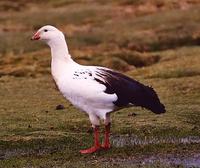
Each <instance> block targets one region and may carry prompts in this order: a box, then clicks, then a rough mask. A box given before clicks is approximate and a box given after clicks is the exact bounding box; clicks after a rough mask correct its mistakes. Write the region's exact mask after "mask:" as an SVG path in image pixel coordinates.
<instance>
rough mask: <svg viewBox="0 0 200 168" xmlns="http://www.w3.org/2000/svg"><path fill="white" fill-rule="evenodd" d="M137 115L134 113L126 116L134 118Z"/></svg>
mask: <svg viewBox="0 0 200 168" xmlns="http://www.w3.org/2000/svg"><path fill="white" fill-rule="evenodd" d="M136 115H137V114H136V113H129V114H128V116H129V117H135V116H136Z"/></svg>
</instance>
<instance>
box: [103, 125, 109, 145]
mask: <svg viewBox="0 0 200 168" xmlns="http://www.w3.org/2000/svg"><path fill="white" fill-rule="evenodd" d="M110 126H111V123H108V125H106V126H105V135H104V138H105V139H104V144H103V145H102V148H104V149H109V148H110V140H109V138H110Z"/></svg>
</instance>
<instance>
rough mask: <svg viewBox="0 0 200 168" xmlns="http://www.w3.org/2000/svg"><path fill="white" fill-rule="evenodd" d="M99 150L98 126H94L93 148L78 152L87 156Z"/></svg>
mask: <svg viewBox="0 0 200 168" xmlns="http://www.w3.org/2000/svg"><path fill="white" fill-rule="evenodd" d="M100 148H101V145H100V143H99V126H95V128H94V146H92V147H91V148H89V149H84V150H80V153H82V154H87V153H93V152H96V151H98V150H99V149H100Z"/></svg>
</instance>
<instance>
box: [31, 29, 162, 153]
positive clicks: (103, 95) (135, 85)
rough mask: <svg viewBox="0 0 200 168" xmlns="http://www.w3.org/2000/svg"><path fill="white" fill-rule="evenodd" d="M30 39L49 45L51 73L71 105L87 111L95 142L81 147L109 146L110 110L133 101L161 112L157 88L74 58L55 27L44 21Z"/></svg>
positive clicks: (62, 36) (135, 103)
mask: <svg viewBox="0 0 200 168" xmlns="http://www.w3.org/2000/svg"><path fill="white" fill-rule="evenodd" d="M31 39H32V40H42V41H44V42H46V43H47V44H48V45H49V47H50V48H51V57H52V60H51V73H52V76H53V79H54V80H55V82H56V85H57V86H58V89H59V90H60V92H61V93H62V94H63V96H64V97H65V98H66V99H68V100H69V101H70V102H71V103H72V104H73V105H74V106H76V107H78V108H79V109H80V110H82V111H84V112H86V113H87V114H88V116H89V119H90V121H91V123H92V126H93V128H94V146H93V147H91V148H89V149H85V150H81V151H80V152H81V153H93V152H96V151H98V150H99V149H109V148H110V142H109V135H110V122H111V120H110V112H113V111H115V110H117V109H119V108H123V107H126V106H130V105H134V106H141V107H144V108H146V109H149V110H151V111H152V112H154V113H156V114H160V113H164V112H165V107H164V105H163V104H161V103H160V100H159V98H158V96H157V94H156V92H155V91H154V90H153V89H152V88H151V87H148V86H145V85H143V84H141V83H139V82H137V81H136V80H134V79H131V78H129V77H127V76H125V75H123V74H120V73H118V72H115V71H113V70H111V69H108V68H104V67H98V66H83V65H79V64H77V63H76V62H74V61H73V60H72V58H71V56H70V54H69V51H68V47H67V44H66V41H65V36H64V35H63V33H62V32H61V31H60V30H58V29H57V28H55V27H53V26H50V25H47V26H43V27H42V28H40V29H39V30H38V31H37V32H36V33H35V35H34V36H33V37H32V38H31ZM100 119H103V120H104V123H105V139H104V143H103V145H101V144H100V143H99V125H100Z"/></svg>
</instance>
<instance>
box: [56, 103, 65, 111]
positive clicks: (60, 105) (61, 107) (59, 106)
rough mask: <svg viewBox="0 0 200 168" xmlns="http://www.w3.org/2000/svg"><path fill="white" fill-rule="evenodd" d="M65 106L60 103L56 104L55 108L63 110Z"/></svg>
mask: <svg viewBox="0 0 200 168" xmlns="http://www.w3.org/2000/svg"><path fill="white" fill-rule="evenodd" d="M63 109H65V107H64V106H63V105H62V104H59V105H57V106H56V110H63Z"/></svg>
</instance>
